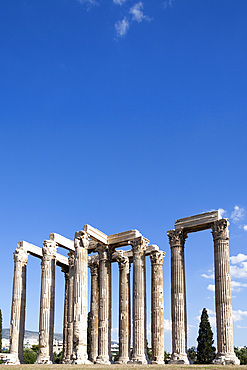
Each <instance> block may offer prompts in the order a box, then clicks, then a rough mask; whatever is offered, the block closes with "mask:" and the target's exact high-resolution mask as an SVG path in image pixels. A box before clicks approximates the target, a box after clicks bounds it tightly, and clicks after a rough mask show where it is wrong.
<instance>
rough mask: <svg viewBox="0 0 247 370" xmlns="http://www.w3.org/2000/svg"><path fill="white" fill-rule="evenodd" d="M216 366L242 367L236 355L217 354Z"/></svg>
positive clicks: (214, 361)
mask: <svg viewBox="0 0 247 370" xmlns="http://www.w3.org/2000/svg"><path fill="white" fill-rule="evenodd" d="M213 364H214V365H240V360H239V358H237V356H236V355H235V353H217V355H216V358H215V359H214V360H213Z"/></svg>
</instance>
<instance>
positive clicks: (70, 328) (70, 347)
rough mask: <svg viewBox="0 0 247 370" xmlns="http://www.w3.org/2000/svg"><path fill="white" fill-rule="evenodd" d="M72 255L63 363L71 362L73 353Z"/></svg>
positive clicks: (71, 256)
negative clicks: (65, 350)
mask: <svg viewBox="0 0 247 370" xmlns="http://www.w3.org/2000/svg"><path fill="white" fill-rule="evenodd" d="M73 296H74V253H69V287H68V330H67V353H66V359H65V362H66V363H67V364H68V363H70V362H71V360H72V353H73V325H74V306H73V304H74V300H73Z"/></svg>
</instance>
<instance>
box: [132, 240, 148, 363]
mask: <svg viewBox="0 0 247 370" xmlns="http://www.w3.org/2000/svg"><path fill="white" fill-rule="evenodd" d="M131 244H132V247H133V354H132V361H133V362H134V363H137V364H146V363H147V362H148V360H147V356H146V342H145V338H146V333H145V326H146V325H145V306H146V302H145V284H146V282H145V250H146V246H147V240H146V239H145V238H143V237H140V238H138V239H136V240H134V241H132V242H131Z"/></svg>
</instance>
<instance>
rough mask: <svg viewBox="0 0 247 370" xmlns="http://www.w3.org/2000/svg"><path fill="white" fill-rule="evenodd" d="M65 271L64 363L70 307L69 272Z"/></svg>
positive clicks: (64, 359) (66, 350) (66, 351)
mask: <svg viewBox="0 0 247 370" xmlns="http://www.w3.org/2000/svg"><path fill="white" fill-rule="evenodd" d="M63 272H64V278H65V287H64V314H63V360H62V363H63V364H64V363H65V362H66V359H67V353H68V308H69V273H68V272H67V271H63Z"/></svg>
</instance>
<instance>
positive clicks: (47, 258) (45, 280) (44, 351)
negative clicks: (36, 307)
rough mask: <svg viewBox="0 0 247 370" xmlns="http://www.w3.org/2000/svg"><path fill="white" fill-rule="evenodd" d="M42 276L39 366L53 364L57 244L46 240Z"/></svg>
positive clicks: (43, 251)
mask: <svg viewBox="0 0 247 370" xmlns="http://www.w3.org/2000/svg"><path fill="white" fill-rule="evenodd" d="M42 254H43V258H42V262H41V267H42V276H41V294H40V319H39V354H38V357H37V360H36V363H37V364H52V362H53V330H54V304H55V264H56V243H55V242H54V241H51V240H45V241H44V243H43V248H42Z"/></svg>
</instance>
